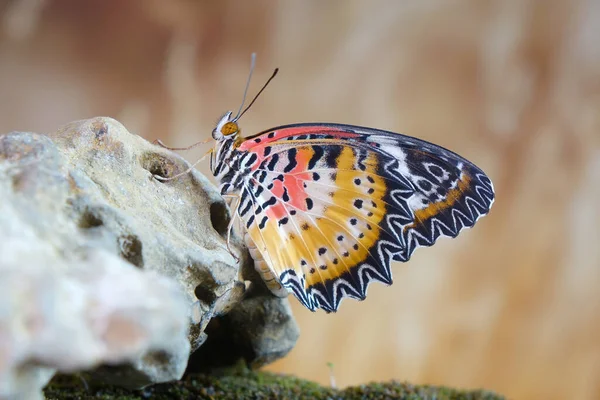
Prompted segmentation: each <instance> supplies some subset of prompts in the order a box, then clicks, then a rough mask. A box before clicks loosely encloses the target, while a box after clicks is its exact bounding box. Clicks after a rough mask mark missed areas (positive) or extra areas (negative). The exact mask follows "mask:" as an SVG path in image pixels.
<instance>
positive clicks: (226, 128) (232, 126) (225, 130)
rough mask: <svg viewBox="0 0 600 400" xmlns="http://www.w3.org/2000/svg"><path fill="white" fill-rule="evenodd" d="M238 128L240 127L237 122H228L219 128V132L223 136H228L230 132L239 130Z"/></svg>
mask: <svg viewBox="0 0 600 400" xmlns="http://www.w3.org/2000/svg"><path fill="white" fill-rule="evenodd" d="M239 130H240V128H239V127H238V124H236V123H235V122H228V123H226V124H225V125H223V127H222V128H221V133H222V134H223V136H229V135H231V134H234V133H236V132H239Z"/></svg>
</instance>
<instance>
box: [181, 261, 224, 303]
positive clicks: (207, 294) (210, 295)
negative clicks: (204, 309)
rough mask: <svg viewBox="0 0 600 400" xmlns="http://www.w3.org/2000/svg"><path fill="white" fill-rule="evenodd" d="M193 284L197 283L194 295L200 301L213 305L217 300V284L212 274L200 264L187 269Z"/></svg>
mask: <svg viewBox="0 0 600 400" xmlns="http://www.w3.org/2000/svg"><path fill="white" fill-rule="evenodd" d="M187 272H188V274H189V275H190V278H191V283H196V288H195V289H194V295H195V296H196V298H197V299H198V300H200V301H201V302H203V303H206V304H208V305H211V304H212V303H214V301H215V300H216V297H217V296H216V295H215V289H216V288H217V286H218V285H217V282H216V281H215V278H214V277H213V275H212V273H211V272H210V271H209V270H208V269H206V267H204V266H202V265H198V264H192V265H190V266H188V267H187Z"/></svg>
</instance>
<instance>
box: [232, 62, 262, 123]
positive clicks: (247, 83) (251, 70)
mask: <svg viewBox="0 0 600 400" xmlns="http://www.w3.org/2000/svg"><path fill="white" fill-rule="evenodd" d="M255 65H256V53H252V55H251V56H250V73H249V74H248V80H247V81H246V89H244V97H242V104H240V109H239V110H238V112H237V114H236V117H235V118H234V119H233V120H234V121H237V120H238V118H240V117H241V115H240V113H241V112H242V108H244V103H245V102H246V95H247V94H248V88H249V87H250V80H251V79H252V73H253V72H254V66H255Z"/></svg>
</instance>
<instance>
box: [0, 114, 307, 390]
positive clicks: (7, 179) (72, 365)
mask: <svg viewBox="0 0 600 400" xmlns="http://www.w3.org/2000/svg"><path fill="white" fill-rule="evenodd" d="M187 167H188V164H187V163H186V162H185V161H184V160H183V159H181V158H180V157H178V156H176V155H174V154H173V153H172V152H169V151H167V150H165V149H162V148H160V147H158V146H155V145H152V144H150V143H148V142H147V141H145V140H144V139H142V138H140V137H138V136H135V135H132V134H130V133H129V132H127V130H126V129H125V128H124V127H123V126H122V125H121V124H119V123H118V122H117V121H115V120H112V119H109V118H95V119H91V120H85V121H79V122H74V123H71V124H69V125H67V126H65V127H64V128H62V129H60V130H59V131H58V132H56V133H55V134H52V135H49V136H43V135H36V134H30V133H12V134H8V135H4V136H0V254H1V257H0V398H2V397H3V396H13V395H22V396H27V398H33V396H36V395H39V393H40V392H39V390H40V389H41V387H42V386H43V385H44V384H46V383H47V381H48V379H50V377H51V376H52V375H53V374H54V372H55V371H56V370H59V371H67V372H68V371H78V370H83V369H90V368H92V367H96V366H99V365H102V366H103V367H102V368H100V369H98V370H96V375H95V376H96V377H100V378H101V379H102V380H104V381H106V382H109V383H113V384H118V385H121V386H127V387H140V386H143V385H147V384H150V383H156V382H164V381H168V380H173V379H178V378H180V377H181V376H182V374H183V372H184V370H185V368H186V365H187V362H188V357H189V354H190V351H193V350H195V349H197V348H198V347H199V346H200V345H202V343H203V342H204V340H205V339H206V334H205V333H204V329H205V327H206V326H207V324H208V323H209V321H210V320H211V319H212V318H213V317H215V316H219V315H223V314H225V313H227V312H228V311H230V310H232V309H233V310H236V309H240V308H239V307H242V308H244V309H247V311H248V312H243V313H242V314H243V316H241V317H238V318H237V320H238V321H242V322H243V321H253V322H252V323H256V324H259V325H260V326H257V327H254V329H253V332H255V339H254V340H252V341H246V342H245V345H246V346H247V348H245V349H243V351H242V352H243V353H245V354H250V353H251V354H253V357H250V358H248V357H247V359H248V361H250V362H251V363H254V364H262V363H264V362H265V361H269V360H272V359H273V358H274V356H275V355H279V356H281V355H284V354H285V353H287V352H288V351H289V350H290V349H291V347H292V346H293V344H294V343H295V340H296V338H297V335H298V331H297V327H296V325H295V322H294V320H293V318H291V314H290V312H289V308H288V305H287V300H281V299H273V298H271V297H269V296H262V297H261V296H258V297H257V296H254V297H252V298H249V299H248V300H247V304H246V301H245V302H243V303H241V304H239V303H240V301H241V300H242V299H243V296H244V291H245V288H246V285H244V283H243V282H241V279H240V277H239V268H238V267H239V265H238V263H236V261H235V259H234V258H233V257H232V256H231V255H230V254H229V252H228V251H227V249H226V247H225V239H224V238H225V235H226V228H227V224H228V220H229V217H228V211H227V207H226V205H225V203H224V202H223V200H222V198H221V197H220V196H219V194H218V192H217V191H216V189H215V188H214V187H213V186H212V185H211V184H210V182H209V181H208V180H207V179H206V178H205V177H204V176H202V175H201V174H199V173H197V172H192V173H190V174H186V175H185V176H182V177H181V178H178V179H175V180H172V181H167V182H160V181H158V180H156V179H153V178H152V174H157V175H161V176H172V175H174V174H177V173H178V172H181V171H184V170H185V169H187ZM236 243H237V242H236ZM236 248H237V252H238V254H239V257H240V265H242V267H243V269H244V270H246V271H248V270H249V268H248V265H249V263H251V261H250V260H249V258H248V255H247V252H245V251H241V249H240V248H239V247H236ZM246 275H252V274H251V273H248V274H246ZM256 286H257V287H258V286H260V285H256ZM259 298H262V299H263V300H262V301H259V300H257V299H259ZM248 307H250V308H253V307H258V308H259V309H263V310H265V309H268V310H271V311H273V313H272V314H269V315H279V317H277V318H278V320H279V321H283V322H282V323H279V324H276V323H275V324H274V323H272V318H271V322H269V318H267V319H264V318H263V319H262V320H257V319H256V318H253V317H252V314H253V312H251V311H250V310H249V309H248ZM237 314H239V313H237ZM237 314H236V313H234V314H232V316H235V315H237ZM244 315H245V316H248V318H246V319H244ZM230 326H231V329H233V330H235V329H239V328H238V326H236V325H235V324H230ZM240 326H241V327H243V328H244V329H247V327H248V324H244V323H241V322H240ZM261 335H264V338H265V339H264V340H263V339H261ZM267 338H279V339H281V341H279V342H278V343H276V340H275V341H273V340H271V341H269V339H267ZM279 339H278V340H279ZM265 343H270V345H266V344H265ZM273 349H275V350H273ZM115 365H117V366H119V367H117V368H115V367H114V366H115ZM92 376H94V374H92Z"/></svg>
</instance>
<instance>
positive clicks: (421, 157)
mask: <svg viewBox="0 0 600 400" xmlns="http://www.w3.org/2000/svg"><path fill="white" fill-rule="evenodd" d="M276 73H277V70H275V73H274V74H273V76H272V77H271V79H272V78H273V77H274V76H275V74H276ZM269 81H270V79H269ZM269 81H268V82H267V84H268V83H269ZM265 87H266V84H265V86H263V89H264V88H265ZM260 92H262V89H261V91H260ZM260 92H259V94H260ZM256 97H258V95H257V96H256ZM256 97H255V99H254V100H256ZM254 100H253V101H254ZM250 105H252V103H251V104H250ZM249 107H250V106H248V107H247V108H246V110H247V109H248V108H249ZM240 111H241V108H240ZM244 112H245V110H244ZM241 115H243V112H242V113H240V112H238V113H237V115H235V116H234V115H233V113H232V112H227V113H226V114H225V115H224V116H223V117H222V118H221V119H220V120H219V122H218V123H217V125H216V128H215V129H214V130H213V132H212V137H213V139H214V149H213V150H212V151H211V152H210V170H211V172H212V173H213V175H214V176H215V178H216V179H217V180H218V181H219V183H220V186H219V188H220V192H221V194H222V195H223V196H230V197H234V198H235V199H237V202H236V205H235V207H233V217H232V220H233V219H236V218H239V220H241V223H242V226H243V230H244V240H245V242H246V245H247V247H248V248H249V250H250V254H251V256H252V258H253V259H254V263H255V268H256V270H257V271H258V272H259V273H260V275H261V276H262V278H263V280H264V281H265V283H266V285H267V287H268V288H269V289H270V290H271V292H272V293H273V294H274V295H276V296H279V297H285V296H287V295H288V294H289V293H292V294H294V296H295V297H296V298H297V299H298V300H299V301H300V302H301V303H302V304H303V305H304V306H306V307H307V308H308V309H310V310H312V311H315V310H316V309H318V308H320V309H323V310H325V311H326V312H334V311H336V310H337V309H338V307H339V305H340V302H341V301H342V300H343V299H344V298H353V299H358V300H363V299H365V297H366V295H367V287H368V286H369V283H371V282H374V281H377V282H382V283H384V284H387V285H390V284H391V283H392V272H391V269H390V263H391V262H392V261H404V262H405V261H408V260H409V259H410V257H411V255H412V253H413V252H414V251H415V249H417V248H418V247H423V246H431V245H433V244H434V243H435V242H436V240H437V239H438V238H439V237H442V236H448V237H452V238H454V237H456V236H457V235H458V234H459V232H461V231H462V230H463V229H465V228H470V227H472V226H473V225H474V224H475V222H476V221H477V220H478V219H479V218H481V217H482V216H484V215H486V214H487V213H488V212H489V210H490V207H491V206H492V203H493V201H494V188H493V185H492V182H491V180H490V179H489V178H488V177H487V176H486V174H485V173H484V172H483V171H482V170H481V169H480V168H478V167H477V166H475V165H474V164H473V163H472V162H470V161H468V160H466V159H465V158H463V157H461V156H459V155H458V154H456V153H454V152H452V151H450V150H447V149H445V148H443V147H440V146H437V145H435V144H432V143H429V142H426V141H424V140H420V139H417V138H414V137H409V136H404V135H401V134H397V133H392V132H387V131H384V130H379V129H373V128H366V127H359V126H353V125H344V124H335V123H300V124H293V125H285V126H279V127H276V128H272V129H268V130H266V131H264V132H261V133H258V134H255V135H252V136H248V137H243V136H242V135H241V130H240V127H239V125H238V122H237V121H238V120H239V118H240V116H241Z"/></svg>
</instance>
